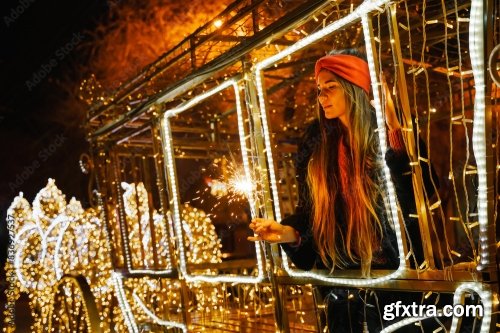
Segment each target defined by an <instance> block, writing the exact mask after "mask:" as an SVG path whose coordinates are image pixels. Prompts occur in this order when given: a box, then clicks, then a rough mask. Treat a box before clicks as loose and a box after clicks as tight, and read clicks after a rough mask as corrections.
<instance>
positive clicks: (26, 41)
mask: <svg viewBox="0 0 500 333" xmlns="http://www.w3.org/2000/svg"><path fill="white" fill-rule="evenodd" d="M117 1H120V0H115V1H112V0H108V1H104V0H101V1H97V0H89V1H81V2H80V1H57V0H17V1H10V0H8V1H5V0H4V1H2V2H1V4H0V6H1V9H0V10H1V15H0V40H1V47H0V70H1V75H0V78H1V81H0V82H1V83H0V140H1V142H2V144H1V150H2V151H1V156H2V157H1V163H0V209H1V216H0V219H1V220H0V244H1V245H2V246H1V250H2V251H1V253H0V259H1V260H0V263H1V264H2V268H3V263H4V260H5V249H6V244H7V231H6V222H5V221H6V210H7V208H8V207H9V205H10V203H11V202H12V200H13V199H14V197H15V196H16V195H17V194H18V193H19V191H22V192H24V196H25V197H26V198H27V199H28V201H29V202H30V203H31V202H32V200H33V199H34V197H35V195H36V193H37V192H38V191H39V190H40V189H42V188H43V187H44V186H45V185H46V183H47V179H48V178H54V179H55V180H56V184H57V186H58V187H59V189H61V190H62V192H63V193H64V194H65V195H66V198H67V200H68V201H69V199H70V198H71V197H72V196H75V197H76V198H77V199H78V200H80V201H81V202H82V204H83V205H84V207H85V206H88V198H87V186H88V176H87V175H84V174H83V173H82V172H81V171H80V168H79V165H78V159H79V156H80V154H82V153H85V152H87V149H88V145H87V142H86V140H85V132H84V130H83V128H82V125H83V123H84V119H85V112H82V107H79V108H77V107H75V108H72V107H68V106H67V105H68V103H62V102H63V101H66V100H68V98H69V97H70V96H69V94H68V92H67V91H68V90H67V89H68V88H71V89H74V88H75V87H77V86H78V85H77V84H75V83H71V82H76V83H79V82H80V81H81V79H82V78H83V77H82V73H81V72H82V71H81V70H79V69H81V68H82V66H85V64H86V62H87V61H88V57H89V56H88V54H85V52H83V51H81V49H84V47H83V46H84V44H85V43H90V42H91V37H90V35H89V34H88V32H89V31H91V30H92V29H93V28H94V27H95V25H96V24H97V22H99V20H103V19H104V18H105V17H106V14H107V11H108V9H109V6H112V5H116V4H117ZM63 87H66V89H63Z"/></svg>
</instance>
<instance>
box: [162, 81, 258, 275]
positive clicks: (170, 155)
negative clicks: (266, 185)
mask: <svg viewBox="0 0 500 333" xmlns="http://www.w3.org/2000/svg"><path fill="white" fill-rule="evenodd" d="M229 87H233V89H234V96H235V99H236V112H237V117H238V131H239V135H240V145H241V153H242V159H243V166H244V170H245V174H246V177H247V178H248V179H250V177H251V173H250V166H249V164H248V155H247V148H246V143H245V131H244V122H243V113H242V109H241V97H240V92H239V87H238V80H236V79H235V78H233V79H229V80H226V81H225V82H224V83H222V84H220V85H219V86H217V87H215V88H213V89H211V90H208V91H206V92H204V93H203V94H201V95H198V96H196V97H194V98H192V99H191V100H189V101H188V102H187V103H183V104H181V105H179V106H178V107H176V108H174V109H171V110H168V111H167V112H165V114H164V115H163V119H162V122H161V131H162V141H163V149H164V156H165V164H166V165H167V170H168V176H169V183H170V186H171V189H172V191H171V194H172V198H171V200H172V202H173V211H174V214H173V220H174V228H175V232H176V234H177V235H178V237H179V238H178V239H179V242H180V243H181V244H180V245H179V247H178V248H179V266H180V271H181V274H182V275H183V276H184V278H185V279H186V281H187V282H197V281H201V282H208V283H221V282H229V283H258V282H261V281H263V280H264V266H263V258H262V253H261V251H260V248H259V244H258V243H257V242H256V243H255V251H256V257H257V269H258V275H257V276H255V277H247V276H242V275H218V276H211V275H192V274H190V273H189V272H188V270H187V258H186V253H185V252H184V239H182V238H183V237H180V235H183V230H182V218H181V211H180V203H179V193H178V189H177V183H176V179H177V177H176V171H175V157H174V150H173V147H172V135H171V129H170V121H169V118H171V117H174V116H176V115H178V114H179V113H181V112H183V111H186V110H187V109H189V108H191V107H193V106H195V105H196V104H198V103H200V102H201V101H203V100H205V99H207V98H209V97H210V96H212V95H214V94H216V93H218V92H220V91H222V90H224V89H226V88H229ZM249 204H250V205H252V206H253V205H254V204H255V203H254V202H253V200H252V198H249Z"/></svg>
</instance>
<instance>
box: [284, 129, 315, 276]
mask: <svg viewBox="0 0 500 333" xmlns="http://www.w3.org/2000/svg"><path fill="white" fill-rule="evenodd" d="M319 140H320V136H319V122H318V121H315V122H313V123H312V124H311V125H310V126H309V127H308V128H307V129H306V132H305V134H304V136H303V138H302V140H301V142H300V143H299V146H298V150H297V156H296V159H295V172H296V178H297V184H298V192H299V202H298V204H297V207H296V208H295V213H294V214H292V215H290V216H288V217H285V218H284V219H283V220H282V221H281V224H283V225H288V226H290V227H292V228H294V229H295V230H296V231H297V232H298V233H299V235H300V241H299V244H290V243H282V244H281V247H282V248H283V250H284V251H285V252H286V254H287V255H288V257H289V258H290V260H291V261H292V262H293V263H294V264H295V266H297V268H299V269H302V270H310V269H312V268H313V267H314V264H315V262H316V258H317V252H316V247H315V244H314V241H313V237H312V231H311V223H310V216H311V199H310V194H309V187H308V186H307V166H308V164H309V159H310V158H311V155H312V152H313V150H314V148H315V146H316V144H318V143H319Z"/></svg>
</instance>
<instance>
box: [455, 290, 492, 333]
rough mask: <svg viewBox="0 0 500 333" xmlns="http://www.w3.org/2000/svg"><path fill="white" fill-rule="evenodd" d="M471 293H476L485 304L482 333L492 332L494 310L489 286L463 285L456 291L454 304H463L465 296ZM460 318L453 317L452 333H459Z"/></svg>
mask: <svg viewBox="0 0 500 333" xmlns="http://www.w3.org/2000/svg"><path fill="white" fill-rule="evenodd" d="M469 291H473V292H476V293H477V294H478V295H479V297H480V298H481V302H482V304H483V310H484V313H483V319H482V322H481V331H480V332H481V333H487V332H490V323H491V316H492V314H493V313H492V309H493V299H492V297H493V295H492V293H491V290H490V289H489V287H488V286H487V285H484V284H481V283H478V282H466V283H462V284H461V285H460V286H459V287H458V288H457V289H456V290H455V294H454V296H453V304H462V301H461V300H462V298H463V294H464V293H466V292H469ZM458 322H459V318H457V317H453V320H452V322H451V328H450V333H455V332H457V328H458Z"/></svg>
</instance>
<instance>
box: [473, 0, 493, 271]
mask: <svg viewBox="0 0 500 333" xmlns="http://www.w3.org/2000/svg"><path fill="white" fill-rule="evenodd" d="M483 16H484V12H483V2H482V1H472V4H471V13H470V23H469V49H470V58H471V65H472V72H473V73H474V85H475V97H474V127H473V131H472V145H473V148H474V156H475V158H476V164H477V177H478V191H477V192H478V193H477V205H478V208H477V211H478V222H479V241H480V256H481V258H480V260H479V264H478V265H477V270H478V271H481V270H482V269H483V268H484V267H487V266H488V265H489V264H490V258H489V248H488V245H489V244H488V185H487V169H486V150H487V148H486V142H487V140H486V104H485V98H486V97H485V94H486V84H485V77H484V22H483Z"/></svg>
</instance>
